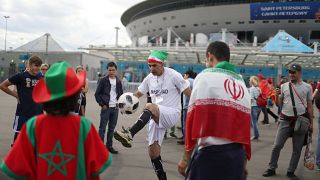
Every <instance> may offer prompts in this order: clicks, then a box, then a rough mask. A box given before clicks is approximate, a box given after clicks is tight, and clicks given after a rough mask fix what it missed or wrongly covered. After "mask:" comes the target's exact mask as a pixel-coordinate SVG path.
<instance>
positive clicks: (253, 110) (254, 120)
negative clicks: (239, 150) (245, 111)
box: [251, 106, 261, 138]
mask: <svg viewBox="0 0 320 180" xmlns="http://www.w3.org/2000/svg"><path fill="white" fill-rule="evenodd" d="M260 111H261V109H260V107H259V106H251V126H252V128H253V134H254V137H255V138H258V137H259V130H258V127H257V122H258V115H259V113H260Z"/></svg>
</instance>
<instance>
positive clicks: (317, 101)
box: [314, 90, 320, 109]
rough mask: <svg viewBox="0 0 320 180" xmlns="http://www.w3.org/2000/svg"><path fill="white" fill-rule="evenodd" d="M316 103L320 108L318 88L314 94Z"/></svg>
mask: <svg viewBox="0 0 320 180" xmlns="http://www.w3.org/2000/svg"><path fill="white" fill-rule="evenodd" d="M314 103H315V104H316V107H317V108H318V109H320V90H318V91H317V93H316V95H315V96H314Z"/></svg>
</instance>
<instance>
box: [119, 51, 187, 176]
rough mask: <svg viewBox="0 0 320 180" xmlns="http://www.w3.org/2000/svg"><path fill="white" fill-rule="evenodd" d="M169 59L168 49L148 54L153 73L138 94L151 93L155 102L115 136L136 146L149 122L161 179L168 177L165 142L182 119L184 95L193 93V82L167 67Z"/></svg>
mask: <svg viewBox="0 0 320 180" xmlns="http://www.w3.org/2000/svg"><path fill="white" fill-rule="evenodd" d="M167 59H168V53H167V52H165V51H151V54H150V56H149V57H148V65H149V68H150V74H149V75H148V76H147V77H146V78H145V79H144V80H143V82H142V83H141V85H140V86H139V87H138V90H137V91H136V92H135V93H134V95H135V96H136V97H138V98H139V97H141V96H143V95H146V94H147V93H148V92H149V93H150V96H151V99H152V103H147V104H146V106H145V108H144V110H143V112H142V114H141V115H140V117H139V119H138V121H136V122H135V124H134V125H133V126H132V127H131V128H128V129H127V130H126V129H124V130H123V131H122V132H120V131H115V133H114V137H115V139H116V140H118V141H120V142H121V143H122V145H123V146H125V147H132V140H133V137H134V135H135V134H136V133H138V132H139V131H140V130H141V129H142V128H143V127H144V126H145V125H146V124H147V123H149V127H148V142H149V147H148V150H149V156H150V159H151V163H152V165H153V168H154V170H155V172H156V174H157V176H158V179H159V180H166V179H167V177H166V173H165V171H164V170H163V167H162V160H161V156H160V152H161V144H162V141H163V138H164V134H165V131H166V129H167V128H171V127H172V126H174V125H175V124H176V123H177V121H178V120H179V119H180V112H181V105H180V94H181V93H182V92H183V93H184V94H185V95H186V96H190V94H191V89H190V88H189V84H188V83H187V82H186V81H185V80H184V79H183V77H182V76H181V74H179V73H178V72H177V71H175V70H173V69H170V68H167V67H164V63H165V61H166V60H167Z"/></svg>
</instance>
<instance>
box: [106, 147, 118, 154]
mask: <svg viewBox="0 0 320 180" xmlns="http://www.w3.org/2000/svg"><path fill="white" fill-rule="evenodd" d="M107 149H108V150H109V152H110V153H111V154H118V153H119V152H118V151H116V150H115V149H114V148H113V147H107Z"/></svg>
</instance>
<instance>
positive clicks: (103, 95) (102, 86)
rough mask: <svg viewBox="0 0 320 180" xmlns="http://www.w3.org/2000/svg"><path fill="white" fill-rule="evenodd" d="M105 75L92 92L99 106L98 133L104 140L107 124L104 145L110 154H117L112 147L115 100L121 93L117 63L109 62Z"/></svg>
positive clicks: (116, 108)
mask: <svg viewBox="0 0 320 180" xmlns="http://www.w3.org/2000/svg"><path fill="white" fill-rule="evenodd" d="M107 69H108V73H107V76H105V77H103V78H102V79H101V80H100V81H99V84H98V87H97V90H96V92H95V94H94V96H95V98H96V101H97V103H98V104H99V106H100V107H101V112H100V125H99V135H100V137H101V139H102V141H103V142H104V135H105V132H106V127H107V125H108V132H107V142H106V147H107V148H108V150H109V151H110V152H111V153H112V154H118V151H116V150H115V149H114V148H113V147H112V139H113V132H114V129H115V127H116V125H117V121H118V113H119V109H118V107H117V101H118V99H119V97H120V96H121V95H122V94H123V89H122V84H121V79H119V78H118V77H117V76H116V74H117V65H116V64H115V63H114V62H110V63H108V65H107Z"/></svg>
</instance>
